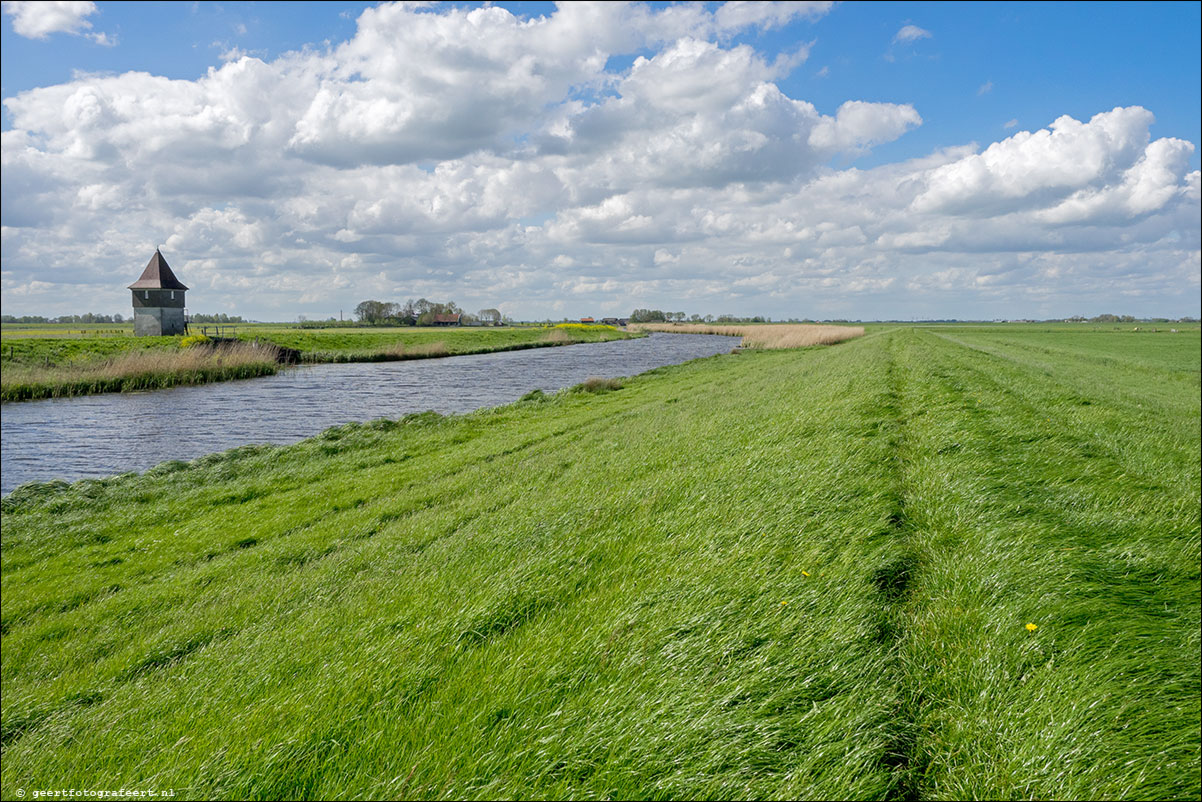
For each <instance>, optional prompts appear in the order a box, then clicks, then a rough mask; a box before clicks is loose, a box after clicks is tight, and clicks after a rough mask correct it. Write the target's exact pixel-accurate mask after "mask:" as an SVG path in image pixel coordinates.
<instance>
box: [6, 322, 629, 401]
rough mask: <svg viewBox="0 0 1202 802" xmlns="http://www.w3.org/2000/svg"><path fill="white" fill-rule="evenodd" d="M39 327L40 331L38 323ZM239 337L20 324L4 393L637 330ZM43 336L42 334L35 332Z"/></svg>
mask: <svg viewBox="0 0 1202 802" xmlns="http://www.w3.org/2000/svg"><path fill="white" fill-rule="evenodd" d="M39 328H40V329H41V330H39ZM229 328H230V329H234V330H235V331H236V336H237V342H235V343H233V344H226V345H224V346H223V347H221V348H217V349H214V348H206V347H203V346H202V347H195V346H194V347H181V346H185V345H187V344H188V343H187V338H183V337H134V336H133V335H132V334H131V333H128V332H126V331H124V330H120V329H116V327H114V326H112V325H108V326H97V327H95V328H94V330H89V329H80V328H79V327H78V326H75V327H72V328H66V327H61V326H56V325H47V326H42V327H35V326H33V325H24V326H20V327H17V328H16V330H14V331H7V330H6V331H5V333H4V335H3V336H2V337H0V366H2V368H3V370H2V372H0V400H3V401H28V400H34V399H38V398H57V397H61V396H74V395H89V394H92V393H105V392H133V391H138V390H158V389H163V388H165V387H174V386H178V385H183V384H204V383H207V382H213V381H227V380H230V379H248V378H253V377H255V376H267V375H270V374H273V373H275V372H276V371H277V370H279V369H280V367H281V365H280V363H279V360H278V359H277V355H278V354H279V352H280V349H290V350H292V351H295V352H298V354H297V358H298V359H299V361H301V362H305V363H323V362H386V361H395V360H402V359H426V358H430V357H442V356H460V355H463V354H483V353H490V352H493V351H513V350H518V349H523V348H543V347H548V346H555V345H572V344H574V343H586V342H603V341H607V340H617V339H624V338H627V337H636V336H642V335H639V334H636V333H630V332H624V331H620V330H618V329H615V328H613V327H611V326H582V325H579V324H576V325H572V324H568V325H559V326H553V327H531V328H513V327H505V328H437V329H415V328H364V329H357V328H342V329H296V328H291V327H282V326H271V325H261V324H249V325H239V326H231V327H229ZM39 335H41V336H39Z"/></svg>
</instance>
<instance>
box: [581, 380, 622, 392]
mask: <svg viewBox="0 0 1202 802" xmlns="http://www.w3.org/2000/svg"><path fill="white" fill-rule="evenodd" d="M621 389H622V380H621V379H606V378H602V377H601V376H589V377H588V378H587V379H585V380H584V381H583V382H581V383H580V384H577V385H576V386H575V387H573V388H572V392H574V393H608V392H609V391H611V390H621Z"/></svg>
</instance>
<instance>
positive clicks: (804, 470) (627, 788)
mask: <svg viewBox="0 0 1202 802" xmlns="http://www.w3.org/2000/svg"><path fill="white" fill-rule="evenodd" d="M1068 336H1069V335H1063V336H1062V337H1061V340H1063V341H1059V340H1057V339H1056V338H1055V337H1053V338H1051V340H1049V341H1048V342H1049V343H1050V344H1051V346H1056V347H1058V348H1059V349H1060V350H1059V351H1057V352H1056V353H1048V352H1047V351H1046V350H1045V351H1039V352H1038V353H1036V352H1031V351H1030V350H1029V348H1028V345H1027V344H1026V343H1025V342H1024V341H1023V340H1022V339H1021V338H1012V339H1006V338H1005V337H1004V336H1000V335H998V334H997V333H996V332H990V331H985V332H975V331H965V330H955V331H947V332H940V331H938V330H935V331H922V330H895V331H885V332H880V333H877V334H874V335H871V336H869V337H865V338H863V339H862V340H859V341H854V342H850V343H845V344H842V345H839V346H837V347H834V348H826V349H815V350H809V351H800V352H776V353H744V354H741V355H738V356H729V357H718V358H714V359H709V360H701V361H698V362H694V363H690V364H688V365H684V366H679V367H675V368H668V369H660V370H657V371H653V372H652V373H651V374H649V375H645V376H644V377H640V378H638V379H636V380H633V381H631V382H629V383H628V384H627V386H626V387H624V388H623V389H621V390H618V391H616V392H609V393H604V394H600V395H591V394H563V395H560V396H557V397H555V398H553V399H552V400H544V401H537V400H535V401H528V402H523V403H519V404H515V405H512V406H510V407H505V408H500V409H497V410H492V411H485V412H480V413H476V414H473V415H469V416H464V417H462V418H455V419H439V418H437V417H434V416H412V417H410V418H408V419H405V420H404V421H402V422H399V423H378V424H368V425H362V426H349V427H343V428H341V429H336V430H331V431H329V432H327V433H325V434H324V435H322V436H320V437H318V438H314V439H313V440H310V441H307V442H305V443H303V444H300V445H298V446H294V447H289V448H282V449H277V448H248V449H242V450H239V451H236V452H232V453H230V454H227V455H223V456H214V457H211V458H206V459H205V460H201V461H199V462H200V464H197V465H193V466H183V465H181V464H175V465H172V464H168V465H165V466H162V467H161V468H160V469H157V470H156V471H152V472H151V473H149V474H146V475H144V476H141V477H126V478H118V479H114V480H107V481H104V482H84V483H79V484H77V485H74V486H71V487H59V486H35V487H33V488H30V489H27V490H22V491H19V492H18V493H15V494H13V495H12V496H10V497H9V498H7V499H5V501H4V535H3V565H2V572H3V573H2V576H3V661H2V668H3V691H2V692H3V733H4V736H3V740H4V760H3V779H2V785H3V789H2V790H3V795H4V796H5V798H8V797H10V796H11V795H12V792H13V790H14V789H15V788H17V787H24V788H27V789H33V788H38V787H53V786H64V785H65V786H68V787H70V786H72V785H74V786H76V787H80V786H81V785H82V784H83V783H84V781H87V784H88V787H138V786H147V787H149V786H150V785H155V786H158V787H173V788H175V789H177V791H178V792H180V793H186V794H194V795H198V796H202V797H250V798H269V797H272V798H275V797H284V796H289V797H317V796H322V795H329V796H334V797H362V796H409V797H502V796H515V797H561V796H569V797H594V796H614V797H618V796H624V797H633V798H668V797H685V796H689V797H697V796H701V797H772V798H786V797H787V798H799V797H800V798H807V797H808V798H815V797H818V798H830V797H843V798H878V799H882V798H948V797H970V796H971V797H1016V798H1032V799H1033V798H1080V797H1091V798H1097V797H1114V798H1144V797H1187V798H1188V797H1197V796H1198V794H1199V787H1198V768H1199V756H1198V749H1199V736H1198V729H1199V711H1198V691H1199V686H1200V682H1199V676H1198V663H1199V644H1198V635H1197V633H1198V623H1199V620H1198V610H1199V592H1198V563H1199V558H1198V554H1199V535H1198V532H1199V522H1198V501H1199V498H1198V494H1199V489H1198V488H1199V473H1198V472H1199V465H1198V429H1197V423H1198V383H1197V366H1196V364H1194V365H1193V366H1192V370H1193V372H1192V374H1191V365H1190V363H1189V359H1188V355H1189V349H1190V348H1194V349H1196V347H1197V343H1196V340H1197V336H1196V334H1191V335H1183V336H1181V337H1180V338H1179V339H1178V340H1176V341H1173V342H1174V343H1180V345H1173V344H1169V345H1167V346H1165V348H1166V349H1168V350H1166V351H1165V352H1164V358H1163V359H1162V360H1161V362H1162V364H1161V365H1160V366H1159V367H1156V368H1155V370H1157V371H1159V373H1157V374H1156V376H1154V377H1153V378H1154V379H1155V378H1158V379H1159V381H1157V382H1156V390H1155V391H1154V392H1150V393H1145V394H1141V392H1140V387H1141V386H1142V385H1144V384H1146V383H1147V382H1148V381H1149V377H1148V375H1147V371H1148V370H1149V368H1148V364H1149V362H1150V361H1155V360H1140V359H1132V358H1131V351H1130V349H1131V348H1132V347H1133V346H1132V345H1131V344H1132V343H1135V342H1136V341H1135V340H1133V339H1130V338H1129V339H1127V340H1111V341H1110V342H1108V343H1103V344H1102V345H1098V346H1096V347H1097V348H1099V349H1100V352H1096V353H1095V350H1093V349H1095V344H1091V345H1089V346H1088V347H1087V348H1085V351H1087V352H1088V353H1086V354H1085V356H1082V355H1080V354H1078V353H1073V351H1074V349H1076V350H1077V351H1080V350H1081V349H1080V348H1079V347H1078V346H1079V343H1077V342H1075V341H1071V340H1064V339H1063V338H1064V337H1068ZM999 337H1000V339H999ZM1190 337H1192V338H1193V341H1190V340H1189V339H1188V338H1190ZM1149 343H1152V341H1151V340H1143V341H1139V342H1138V344H1137V345H1138V347H1139V348H1152V349H1157V348H1160V347H1161V345H1160V341H1157V342H1156V344H1153V345H1149ZM1173 348H1176V349H1178V350H1177V351H1176V352H1173V350H1172V349H1173ZM1107 353H1112V354H1113V355H1114V359H1113V360H1112V361H1111V362H1108V363H1107V366H1106V371H1105V373H1104V374H1103V375H1101V376H1099V372H1098V366H1097V364H1096V359H1097V358H1103V359H1106V358H1108V357H1107V356H1106V354H1107ZM1158 353H1159V352H1158ZM1174 353H1175V354H1176V355H1175V356H1174ZM1091 360H1094V361H1091ZM1128 363H1130V364H1128ZM1049 366H1051V367H1052V368H1055V369H1053V370H1050V371H1049V370H1048V367H1049ZM1191 376H1192V378H1191ZM1174 388H1176V389H1174ZM1084 402H1088V403H1084ZM1028 622H1032V623H1035V624H1037V625H1038V629H1037V630H1036V631H1034V632H1029V631H1028V630H1027V629H1026V628H1025V624H1027V623H1028Z"/></svg>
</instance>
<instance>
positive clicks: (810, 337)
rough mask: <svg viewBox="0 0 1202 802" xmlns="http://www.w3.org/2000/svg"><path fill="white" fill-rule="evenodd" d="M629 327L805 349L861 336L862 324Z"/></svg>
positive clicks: (752, 345) (766, 346) (755, 345)
mask: <svg viewBox="0 0 1202 802" xmlns="http://www.w3.org/2000/svg"><path fill="white" fill-rule="evenodd" d="M630 327H631V328H632V329H640V330H643V331H666V332H671V333H674V334H724V335H727V336H730V337H742V338H743V341H742V343H741V345H742V346H743V347H744V348H761V349H777V348H807V347H809V346H812V345H834V344H835V343H841V342H844V341H846V340H851V339H854V338H856V337H863V336H864V327H863V326H821V325H814V324H808V323H774V324H766V325H759V326H738V325H729V326H728V325H711V324H708V323H634V324H631V326H630Z"/></svg>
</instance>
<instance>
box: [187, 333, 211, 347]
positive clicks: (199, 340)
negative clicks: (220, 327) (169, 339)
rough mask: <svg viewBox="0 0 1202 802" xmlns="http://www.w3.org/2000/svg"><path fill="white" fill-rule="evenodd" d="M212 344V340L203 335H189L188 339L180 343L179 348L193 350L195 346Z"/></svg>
mask: <svg viewBox="0 0 1202 802" xmlns="http://www.w3.org/2000/svg"><path fill="white" fill-rule="evenodd" d="M211 342H212V340H210V339H209V338H208V337H206V336H205V335H203V334H189V335H188V336H187V337H184V338H183V339H181V340H180V341H179V347H180V348H191V347H193V346H195V345H208V344H209V343H211Z"/></svg>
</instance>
